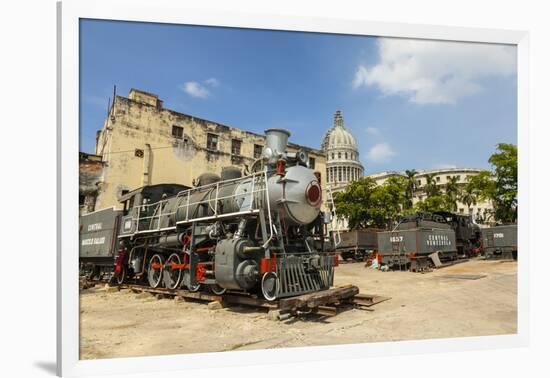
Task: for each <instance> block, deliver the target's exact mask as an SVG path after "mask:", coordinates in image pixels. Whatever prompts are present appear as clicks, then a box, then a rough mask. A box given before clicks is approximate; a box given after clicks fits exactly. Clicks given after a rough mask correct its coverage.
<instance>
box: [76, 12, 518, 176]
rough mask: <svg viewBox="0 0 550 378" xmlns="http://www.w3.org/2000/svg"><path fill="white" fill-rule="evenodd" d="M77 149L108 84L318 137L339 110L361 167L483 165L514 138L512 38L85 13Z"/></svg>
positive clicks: (233, 122)
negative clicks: (410, 36)
mask: <svg viewBox="0 0 550 378" xmlns="http://www.w3.org/2000/svg"><path fill="white" fill-rule="evenodd" d="M80 40H81V44H80V46H81V47H80V48H81V51H80V131H81V146H80V149H81V150H82V151H85V152H94V148H95V146H94V145H95V134H96V131H97V130H98V129H100V128H101V127H102V124H103V120H104V118H105V114H106V109H107V101H108V98H109V97H110V96H112V91H113V85H116V86H117V93H118V94H119V95H123V96H127V94H128V91H129V90H130V88H139V89H142V90H145V91H148V92H153V93H156V94H158V95H159V97H160V98H161V99H162V100H163V101H164V106H165V107H167V108H170V109H173V110H176V111H179V112H182V113H186V114H190V115H194V116H197V117H201V118H205V119H208V120H211V121H216V122H219V123H222V124H226V125H230V126H234V127H238V128H242V129H246V130H251V131H255V132H259V133H261V132H263V130H264V129H266V128H269V127H283V128H286V129H288V130H290V131H291V133H292V136H291V141H293V142H295V143H299V144H304V145H307V146H310V147H315V148H319V147H320V144H321V140H322V138H323V135H324V133H325V132H326V131H327V130H328V129H329V128H330V127H331V126H332V119H333V114H334V112H335V111H336V110H337V109H340V110H342V112H343V116H344V123H345V126H346V127H347V128H348V129H349V130H351V132H352V133H353V134H354V135H355V137H356V138H357V140H358V143H359V148H360V157H361V161H362V163H363V165H364V166H365V171H366V173H367V174H368V173H375V172H380V171H386V170H404V169H412V168H415V169H417V170H418V169H432V168H439V167H453V166H456V167H475V168H477V167H479V168H488V167H489V165H488V163H487V159H488V157H489V155H490V154H491V153H492V152H493V151H494V150H495V145H496V144H497V143H500V142H505V143H517V105H516V104H517V75H516V50H515V47H511V46H498V45H484V44H465V43H453V42H435V41H416V40H404V39H388V38H376V37H364V36H348V35H331V34H318V33H296V32H281V31H265V30H247V29H230V28H212V27H199V26H184V25H165V24H152V23H130V22H118V21H98V20H97V21H96V20H82V21H81V25H80Z"/></svg>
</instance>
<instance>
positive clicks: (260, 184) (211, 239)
mask: <svg viewBox="0 0 550 378" xmlns="http://www.w3.org/2000/svg"><path fill="white" fill-rule="evenodd" d="M289 136H290V133H289V132H288V131H286V130H282V129H268V130H266V146H265V148H264V150H263V152H262V156H261V158H260V159H258V160H256V162H255V163H254V165H253V166H252V172H251V173H250V174H247V175H244V176H242V175H241V173H240V171H239V170H236V169H225V170H223V171H222V177H219V176H217V175H214V174H211V173H207V174H203V175H201V176H199V178H198V179H197V180H196V182H195V184H196V187H194V188H186V189H184V190H180V191H178V192H177V193H168V192H170V191H172V192H173V191H174V188H176V187H177V186H176V185H174V184H163V185H155V186H148V187H143V188H140V189H138V190H136V191H133V192H130V193H127V194H126V195H125V196H124V197H123V198H122V199H121V202H122V203H123V206H124V208H123V210H122V214H121V215H119V217H120V220H119V222H118V223H119V224H120V226H119V229H118V235H117V239H118V250H117V251H116V252H115V253H113V254H114V255H116V256H114V265H113V266H114V273H113V279H115V280H116V281H117V282H118V283H123V282H125V281H137V282H145V283H147V284H148V285H150V286H152V287H160V286H163V287H167V288H171V289H175V288H180V287H184V288H186V289H188V290H191V291H197V290H201V289H203V288H208V289H209V290H210V291H212V292H214V293H216V294H223V293H225V292H226V291H227V290H231V291H244V292H251V293H258V294H261V295H262V296H263V297H264V298H266V299H268V300H275V299H277V298H282V297H288V296H293V295H299V294H304V293H308V292H313V291H318V290H324V289H328V288H329V287H330V286H331V285H332V282H333V276H334V266H335V265H337V261H338V260H337V257H336V256H335V253H334V241H333V238H332V234H333V233H332V232H331V231H330V230H329V229H328V227H329V224H330V217H331V215H330V214H329V213H324V212H322V211H321V205H322V201H323V200H322V188H321V179H320V174H319V173H318V172H314V171H313V170H312V169H310V168H309V166H308V157H307V155H306V153H305V152H304V151H298V152H295V153H290V152H287V151H286V147H287V141H288V138H289ZM167 191H168V192H167ZM81 257H82V256H81ZM81 260H82V258H81Z"/></svg>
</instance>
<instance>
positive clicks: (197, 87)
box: [180, 77, 220, 98]
mask: <svg viewBox="0 0 550 378" xmlns="http://www.w3.org/2000/svg"><path fill="white" fill-rule="evenodd" d="M219 85H220V81H219V80H218V79H216V78H215V77H211V78H210V79H207V80H204V81H203V82H202V83H199V82H197V81H188V82H186V83H184V84H183V85H182V86H181V87H180V89H181V90H183V91H184V92H185V93H187V94H188V95H189V96H192V97H198V98H207V97H209V96H210V94H211V93H210V89H209V87H210V88H215V87H218V86H219Z"/></svg>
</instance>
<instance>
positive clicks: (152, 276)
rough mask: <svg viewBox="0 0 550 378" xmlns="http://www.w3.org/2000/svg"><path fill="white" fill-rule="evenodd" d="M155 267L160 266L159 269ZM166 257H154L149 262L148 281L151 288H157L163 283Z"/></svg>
mask: <svg viewBox="0 0 550 378" xmlns="http://www.w3.org/2000/svg"><path fill="white" fill-rule="evenodd" d="M155 265H160V267H157V266H155ZM163 265H164V257H162V256H161V255H153V257H151V260H149V267H148V268H147V280H148V281H149V286H151V287H153V288H157V287H159V286H160V284H161V283H162V276H163V271H164V268H163V267H162V266H163Z"/></svg>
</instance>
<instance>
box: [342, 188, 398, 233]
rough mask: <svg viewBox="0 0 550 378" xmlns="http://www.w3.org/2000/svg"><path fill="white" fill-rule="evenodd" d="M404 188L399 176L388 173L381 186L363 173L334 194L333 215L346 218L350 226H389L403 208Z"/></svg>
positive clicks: (352, 227) (354, 227)
mask: <svg viewBox="0 0 550 378" xmlns="http://www.w3.org/2000/svg"><path fill="white" fill-rule="evenodd" d="M405 188H406V182H405V179H404V178H402V177H391V178H389V179H388V180H387V181H386V183H384V185H381V186H377V185H376V182H375V181H374V180H373V179H371V178H368V177H363V178H361V179H359V180H357V181H354V182H351V183H350V184H349V185H348V187H347V188H346V190H345V191H344V192H340V193H336V194H335V195H334V202H335V205H336V215H337V216H338V217H339V218H346V219H347V221H348V226H349V227H350V229H356V228H365V227H381V228H386V227H389V226H390V225H391V223H392V222H393V221H394V220H395V218H396V217H397V216H398V215H399V214H400V212H401V209H402V208H403V205H404V202H405V200H406V197H405Z"/></svg>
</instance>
